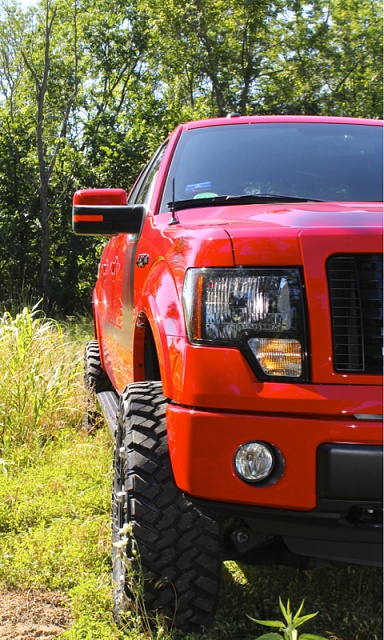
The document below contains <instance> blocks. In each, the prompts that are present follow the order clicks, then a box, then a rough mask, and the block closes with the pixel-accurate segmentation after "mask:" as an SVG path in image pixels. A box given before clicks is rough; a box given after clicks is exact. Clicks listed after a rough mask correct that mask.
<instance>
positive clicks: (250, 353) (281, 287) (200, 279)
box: [183, 268, 306, 380]
mask: <svg viewBox="0 0 384 640" xmlns="http://www.w3.org/2000/svg"><path fill="white" fill-rule="evenodd" d="M183 304H184V312H185V318H186V325H187V333H188V338H189V340H190V342H192V343H193V344H208V345H222V346H234V347H238V348H240V349H241V350H242V351H243V352H244V354H245V355H246V357H247V358H248V359H251V360H252V359H253V362H254V361H255V360H256V363H257V368H258V373H259V375H260V376H261V377H262V378H263V377H264V378H270V377H277V376H278V377H290V378H296V379H301V380H302V379H303V373H304V360H305V351H306V349H305V335H304V313H303V301H302V286H301V280H300V272H299V270H298V269H278V268H277V269H245V268H238V269H211V268H202V269H189V270H188V271H187V274H186V278H185V283H184V291H183Z"/></svg>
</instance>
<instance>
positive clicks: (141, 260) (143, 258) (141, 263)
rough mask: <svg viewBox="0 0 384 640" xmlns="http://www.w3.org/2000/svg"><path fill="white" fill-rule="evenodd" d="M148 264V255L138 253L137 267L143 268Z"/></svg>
mask: <svg viewBox="0 0 384 640" xmlns="http://www.w3.org/2000/svg"><path fill="white" fill-rule="evenodd" d="M148 262H149V255H148V254H147V253H140V254H139V255H138V257H137V260H136V264H137V266H138V267H145V265H146V264H148Z"/></svg>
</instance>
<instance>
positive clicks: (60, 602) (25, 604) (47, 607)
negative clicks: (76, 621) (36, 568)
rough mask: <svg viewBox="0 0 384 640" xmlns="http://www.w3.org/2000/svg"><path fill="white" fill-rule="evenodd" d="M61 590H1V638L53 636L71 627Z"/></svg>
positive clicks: (50, 638) (49, 638) (49, 639)
mask: <svg viewBox="0 0 384 640" xmlns="http://www.w3.org/2000/svg"><path fill="white" fill-rule="evenodd" d="M65 604H66V603H65V599H64V597H63V596H62V595H61V594H58V593H52V592H44V591H25V592H22V593H16V592H14V591H0V639H1V640H35V639H36V638H43V639H44V640H53V639H54V638H57V636H59V635H60V633H62V632H63V631H64V630H65V629H68V627H70V623H71V619H70V613H69V610H68V609H66V608H65Z"/></svg>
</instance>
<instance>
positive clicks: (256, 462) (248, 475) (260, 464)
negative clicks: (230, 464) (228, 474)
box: [235, 442, 275, 482]
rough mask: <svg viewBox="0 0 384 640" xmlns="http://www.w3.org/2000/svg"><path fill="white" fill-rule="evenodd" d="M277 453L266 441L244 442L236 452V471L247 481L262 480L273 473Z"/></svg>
mask: <svg viewBox="0 0 384 640" xmlns="http://www.w3.org/2000/svg"><path fill="white" fill-rule="evenodd" d="M274 466H275V455H274V453H273V451H272V449H271V448H270V447H268V445H266V444H264V442H248V443H247V444H242V445H241V446H240V447H239V448H238V450H237V451H236V454H235V469H236V473H237V474H238V475H239V476H240V478H241V479H242V480H246V481H247V482H260V481H261V480H265V479H266V478H268V476H269V475H270V474H271V473H272V471H273V467H274Z"/></svg>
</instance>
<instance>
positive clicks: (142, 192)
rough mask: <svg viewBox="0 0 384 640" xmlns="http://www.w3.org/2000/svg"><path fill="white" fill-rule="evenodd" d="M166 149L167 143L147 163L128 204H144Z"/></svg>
mask: <svg viewBox="0 0 384 640" xmlns="http://www.w3.org/2000/svg"><path fill="white" fill-rule="evenodd" d="M166 147H167V142H165V143H163V144H162V145H161V147H160V148H159V149H158V150H157V151H156V153H155V155H154V156H153V157H152V158H151V160H150V161H149V162H148V164H147V166H146V167H145V169H144V171H143V172H142V174H141V176H140V178H139V180H138V181H137V184H136V185H135V187H134V189H133V191H132V193H131V195H130V197H129V204H144V203H145V202H146V198H147V196H148V194H149V191H150V188H151V186H152V183H153V182H154V179H155V177H156V174H157V172H158V169H159V166H160V162H161V160H162V158H163V155H164V152H165V149H166Z"/></svg>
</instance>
